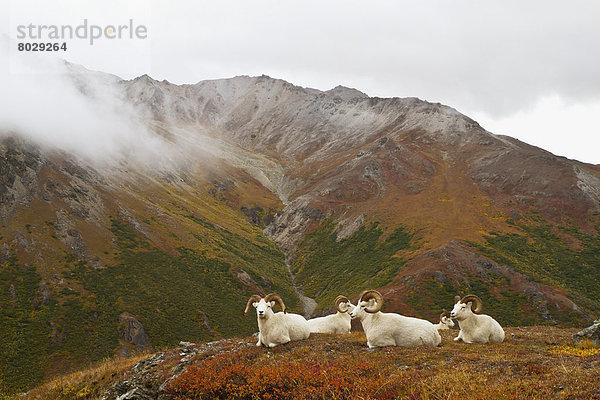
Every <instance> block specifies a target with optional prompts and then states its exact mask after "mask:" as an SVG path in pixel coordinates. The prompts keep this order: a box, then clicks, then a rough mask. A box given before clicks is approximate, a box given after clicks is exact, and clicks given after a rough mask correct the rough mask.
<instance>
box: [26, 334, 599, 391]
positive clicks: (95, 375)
mask: <svg viewBox="0 0 600 400" xmlns="http://www.w3.org/2000/svg"><path fill="white" fill-rule="evenodd" d="M506 331H507V339H506V340H505V342H504V343H499V344H488V345H467V344H464V343H455V342H454V341H453V340H452V339H453V338H454V337H455V336H456V334H457V331H456V330H450V331H442V346H441V347H436V348H431V347H421V346H419V347H411V348H402V347H388V348H383V349H376V350H369V349H368V348H367V347H366V344H365V341H366V340H365V337H364V334H363V333H362V332H353V333H352V334H350V335H324V334H315V335H312V336H311V337H310V338H309V339H308V340H304V341H299V342H292V343H289V344H286V345H283V346H278V347H276V348H273V349H266V348H264V347H260V348H257V347H256V346H254V342H255V340H254V338H246V339H230V340H223V341H220V342H217V343H213V344H198V345H193V346H190V347H186V348H184V349H182V348H178V349H172V350H168V351H164V352H161V353H158V354H155V355H154V356H152V358H150V359H148V360H147V361H145V362H143V363H140V364H138V365H137V366H136V368H128V367H127V362H126V361H109V362H107V363H104V364H100V365H98V366H95V367H94V368H91V369H89V370H86V371H82V372H79V373H76V374H72V375H69V376H65V377H63V378H61V379H58V380H56V381H53V382H48V383H47V384H45V385H44V386H42V387H40V388H37V389H35V390H34V391H32V392H31V393H29V394H28V395H27V396H25V397H24V400H46V399H53V400H56V399H61V400H71V399H79V398H82V397H85V396H87V398H90V399H96V398H101V397H102V395H105V394H108V395H109V396H113V397H114V396H116V395H119V394H120V393H124V391H125V390H132V389H131V388H132V387H137V388H140V389H138V390H141V389H142V388H143V390H145V391H146V392H147V393H149V394H150V395H154V396H156V395H158V394H162V395H163V396H164V398H169V399H190V398H198V399H207V400H208V399H230V398H236V399H249V400H250V399H257V398H260V399H358V398H360V399H381V400H384V399H385V400H388V399H389V400H391V399H406V398H409V399H492V398H493V399H514V398H519V399H539V398H561V399H583V398H586V399H592V398H599V397H600V388H599V387H598V385H596V384H595V383H596V382H598V381H599V380H600V372H599V371H600V370H599V369H598V364H599V363H600V349H599V348H597V347H594V346H593V345H591V344H590V343H589V342H587V343H584V344H582V345H580V346H575V345H573V344H572V342H571V335H572V333H573V332H575V331H576V330H574V329H559V328H555V327H545V326H535V327H529V328H508V329H506ZM136 361H137V360H131V361H130V362H129V366H132V365H133V364H134V363H135V362H136ZM184 365H185V366H187V369H186V371H185V372H184V373H183V374H182V375H180V376H178V377H177V378H176V379H173V380H170V382H169V383H167V384H166V385H165V389H164V391H162V390H161V389H160V387H161V386H162V385H163V382H165V380H167V379H170V378H172V377H173V371H174V370H175V371H179V370H181V369H182V367H183V366H184ZM123 371H125V374H123ZM116 372H118V373H116ZM116 380H120V381H121V382H125V381H126V382H127V383H120V384H117V385H115V381H116ZM132 385H133V386H132ZM117 387H122V388H121V389H115V388H117ZM107 390H108V391H107Z"/></svg>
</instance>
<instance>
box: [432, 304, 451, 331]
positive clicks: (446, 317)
mask: <svg viewBox="0 0 600 400" xmlns="http://www.w3.org/2000/svg"><path fill="white" fill-rule="evenodd" d="M433 326H435V327H436V328H437V329H438V330H440V329H450V328H454V321H452V318H450V313H449V312H448V311H446V309H445V308H444V310H443V311H442V313H441V314H440V322H438V323H437V324H433Z"/></svg>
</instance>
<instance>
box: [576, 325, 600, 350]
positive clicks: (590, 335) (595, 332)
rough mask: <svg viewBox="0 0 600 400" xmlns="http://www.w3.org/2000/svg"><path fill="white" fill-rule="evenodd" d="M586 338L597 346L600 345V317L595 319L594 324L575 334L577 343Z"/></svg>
mask: <svg viewBox="0 0 600 400" xmlns="http://www.w3.org/2000/svg"><path fill="white" fill-rule="evenodd" d="M584 339H588V340H590V341H591V342H592V343H594V344H595V345H596V346H600V319H597V320H595V321H594V324H593V325H591V326H588V327H587V328H585V329H584V330H582V331H580V332H577V333H576V334H574V335H573V341H574V342H575V343H579V342H581V341H582V340H584Z"/></svg>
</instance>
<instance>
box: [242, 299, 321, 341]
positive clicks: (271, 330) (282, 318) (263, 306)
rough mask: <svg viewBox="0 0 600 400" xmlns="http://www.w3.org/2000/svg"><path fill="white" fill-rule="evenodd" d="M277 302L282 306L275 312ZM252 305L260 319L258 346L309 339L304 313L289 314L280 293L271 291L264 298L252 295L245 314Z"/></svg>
mask: <svg viewBox="0 0 600 400" xmlns="http://www.w3.org/2000/svg"><path fill="white" fill-rule="evenodd" d="M276 304H278V305H279V306H280V307H281V311H280V312H278V313H275V312H273V307H274V306H275V305H276ZM251 305H252V306H253V307H254V308H256V317H257V320H258V342H257V343H256V345H257V346H260V345H261V344H263V345H265V346H267V347H275V346H277V345H280V344H284V343H287V342H289V341H291V340H302V339H308V337H309V336H310V329H309V327H308V322H307V321H306V319H305V318H304V317H303V316H302V315H298V314H288V313H287V312H286V311H285V304H284V303H283V300H282V299H281V297H279V295H276V294H274V293H271V294H268V295H267V296H265V297H264V298H261V297H260V296H258V295H256V294H255V295H253V296H251V297H250V299H248V303H247V304H246V310H244V315H246V314H247V313H248V310H249V309H250V306H251Z"/></svg>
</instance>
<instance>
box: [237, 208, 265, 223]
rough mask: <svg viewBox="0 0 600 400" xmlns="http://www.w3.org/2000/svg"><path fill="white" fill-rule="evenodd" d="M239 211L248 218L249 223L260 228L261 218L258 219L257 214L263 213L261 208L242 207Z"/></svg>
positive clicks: (258, 215)
mask: <svg viewBox="0 0 600 400" xmlns="http://www.w3.org/2000/svg"><path fill="white" fill-rule="evenodd" d="M240 209H241V211H242V212H243V213H244V215H245V216H247V217H248V218H250V222H251V223H252V224H253V225H256V226H260V222H261V217H260V214H259V213H262V212H263V209H262V208H260V207H248V206H242V207H241V208H240Z"/></svg>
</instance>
